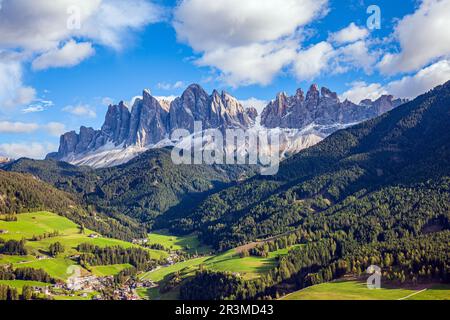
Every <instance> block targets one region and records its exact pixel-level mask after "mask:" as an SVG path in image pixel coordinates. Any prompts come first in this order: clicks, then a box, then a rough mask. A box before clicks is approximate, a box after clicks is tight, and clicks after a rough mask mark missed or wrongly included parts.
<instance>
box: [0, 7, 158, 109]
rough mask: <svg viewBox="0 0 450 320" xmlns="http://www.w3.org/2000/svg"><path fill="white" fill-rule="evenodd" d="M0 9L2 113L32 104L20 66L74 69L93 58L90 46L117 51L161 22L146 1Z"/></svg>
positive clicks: (30, 89)
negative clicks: (139, 34) (150, 25)
mask: <svg viewBox="0 0 450 320" xmlns="http://www.w3.org/2000/svg"><path fill="white" fill-rule="evenodd" d="M0 5H1V7H0V8H1V9H0V34H1V36H0V108H2V109H5V108H12V107H16V106H20V105H26V104H28V103H30V102H31V101H33V100H34V98H35V95H36V92H35V90H34V89H33V88H31V87H29V86H26V85H23V84H22V66H23V63H24V62H27V61H30V60H31V61H33V63H32V66H33V68H34V69H35V70H42V69H46V68H50V67H69V66H74V65H76V64H78V63H80V62H82V61H83V60H84V59H86V58H88V57H90V56H91V55H93V54H94V49H93V45H94V44H98V45H103V46H108V47H111V48H114V49H116V50H120V49H122V47H123V46H124V44H127V45H128V43H129V42H130V40H131V38H132V32H133V31H135V30H139V29H141V28H143V27H145V26H146V25H148V24H150V23H154V22H157V21H161V20H163V19H165V12H164V10H163V9H162V8H161V7H160V6H157V5H155V4H153V3H152V2H151V1H150V0H130V1H121V0H58V1H47V0H2V1H1V3H0ZM77 39H84V40H83V42H78V41H79V40H77ZM14 55H15V56H16V58H15V59H14V60H12V59H10V58H7V59H6V58H5V56H14ZM19 56H20V58H19ZM5 79H6V85H5V84H4V83H5Z"/></svg>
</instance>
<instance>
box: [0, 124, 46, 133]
mask: <svg viewBox="0 0 450 320" xmlns="http://www.w3.org/2000/svg"><path fill="white" fill-rule="evenodd" d="M37 129H39V125H38V124H36V123H23V122H9V121H0V133H31V132H33V131H36V130H37Z"/></svg>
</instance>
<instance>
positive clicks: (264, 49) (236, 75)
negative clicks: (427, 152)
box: [196, 41, 297, 86]
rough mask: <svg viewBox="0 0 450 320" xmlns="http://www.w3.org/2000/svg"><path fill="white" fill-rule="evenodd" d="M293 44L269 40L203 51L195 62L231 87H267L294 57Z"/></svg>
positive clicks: (295, 45)
mask: <svg viewBox="0 0 450 320" xmlns="http://www.w3.org/2000/svg"><path fill="white" fill-rule="evenodd" d="M296 47H297V43H296V42H295V41H279V42H278V41H273V42H267V43H254V44H249V45H247V46H241V47H233V48H222V49H219V48H218V49H215V50H211V51H207V52H205V53H204V55H203V56H202V57H201V58H200V59H199V60H197V62H196V63H197V65H199V66H213V67H215V68H217V69H219V70H220V71H221V76H220V78H221V80H223V81H224V82H227V83H228V84H230V85H232V86H239V85H250V84H255V83H257V84H262V85H268V84H270V83H271V82H272V80H273V78H274V77H275V75H277V74H278V73H279V72H280V70H281V69H282V68H283V67H284V66H286V65H288V64H289V63H290V62H291V61H292V60H293V59H294V58H295V56H296Z"/></svg>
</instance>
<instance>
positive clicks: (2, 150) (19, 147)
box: [0, 142, 58, 159]
mask: <svg viewBox="0 0 450 320" xmlns="http://www.w3.org/2000/svg"><path fill="white" fill-rule="evenodd" d="M57 148H58V146H56V145H54V144H51V143H37V142H32V143H28V142H18V143H3V144H0V155H2V156H4V157H7V158H12V159H18V158H21V157H25V158H32V159H43V158H45V156H46V155H47V154H48V153H50V152H52V151H55V150H57Z"/></svg>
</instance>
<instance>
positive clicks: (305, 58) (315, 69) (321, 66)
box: [294, 41, 335, 80]
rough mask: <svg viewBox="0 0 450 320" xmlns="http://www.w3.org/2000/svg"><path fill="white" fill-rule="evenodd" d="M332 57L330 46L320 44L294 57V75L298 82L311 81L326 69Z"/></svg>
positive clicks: (333, 53) (325, 43) (324, 43)
mask: <svg viewBox="0 0 450 320" xmlns="http://www.w3.org/2000/svg"><path fill="white" fill-rule="evenodd" d="M334 55H335V52H334V49H333V47H332V46H331V44H329V43H328V42H325V41H324V42H320V43H318V44H316V45H314V46H312V47H311V48H309V49H306V50H303V51H300V52H299V53H298V54H297V55H296V58H295V61H294V73H295V74H296V76H297V78H299V79H300V80H302V79H307V80H312V79H314V78H315V77H316V76H318V75H319V74H320V73H321V72H323V71H325V70H326V69H327V68H328V64H329V61H330V59H331V58H332V57H333V56H334Z"/></svg>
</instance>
